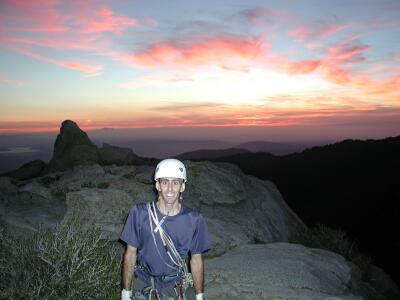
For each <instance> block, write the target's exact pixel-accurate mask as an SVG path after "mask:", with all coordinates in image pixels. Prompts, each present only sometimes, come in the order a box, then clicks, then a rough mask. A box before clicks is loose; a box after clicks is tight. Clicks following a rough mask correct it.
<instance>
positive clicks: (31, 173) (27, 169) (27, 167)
mask: <svg viewBox="0 0 400 300" xmlns="http://www.w3.org/2000/svg"><path fill="white" fill-rule="evenodd" d="M46 166H47V165H46V163H45V162H44V161H42V160H33V161H30V162H28V163H26V164H24V165H22V166H21V167H19V168H18V169H16V170H14V171H11V172H8V173H6V174H4V175H5V176H8V177H12V178H15V179H18V180H27V179H31V178H35V177H38V176H40V174H42V173H43V171H44V169H45V168H46Z"/></svg>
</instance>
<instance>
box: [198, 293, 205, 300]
mask: <svg viewBox="0 0 400 300" xmlns="http://www.w3.org/2000/svg"><path fill="white" fill-rule="evenodd" d="M203 295H204V294H203V293H200V294H196V300H203Z"/></svg>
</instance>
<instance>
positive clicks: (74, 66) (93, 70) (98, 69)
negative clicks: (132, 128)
mask: <svg viewBox="0 0 400 300" xmlns="http://www.w3.org/2000/svg"><path fill="white" fill-rule="evenodd" d="M14 50H15V51H18V52H20V53H22V54H24V55H26V56H29V57H32V58H34V59H36V60H40V61H45V62H48V63H51V64H54V65H57V66H60V67H64V68H67V69H71V70H75V71H79V72H83V73H86V74H92V75H94V74H96V75H99V74H101V73H102V71H103V67H102V66H99V65H97V66H93V65H88V64H82V63H79V62H74V61H65V60H57V59H54V58H51V57H47V56H43V55H41V54H37V53H34V52H32V51H31V50H29V49H26V48H22V47H14Z"/></svg>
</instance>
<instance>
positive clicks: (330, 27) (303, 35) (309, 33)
mask: <svg viewBox="0 0 400 300" xmlns="http://www.w3.org/2000/svg"><path fill="white" fill-rule="evenodd" d="M348 26H349V25H342V24H338V23H337V22H336V20H333V21H331V22H321V21H319V22H308V23H305V24H301V25H297V26H295V28H293V29H292V30H291V31H290V32H289V35H291V36H292V37H294V38H296V39H298V40H300V41H303V42H315V41H316V40H319V39H321V38H326V37H328V36H331V35H334V34H336V33H338V32H340V31H342V30H344V29H345V28H347V27H348Z"/></svg>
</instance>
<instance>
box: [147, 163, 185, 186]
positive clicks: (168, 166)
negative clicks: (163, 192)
mask: <svg viewBox="0 0 400 300" xmlns="http://www.w3.org/2000/svg"><path fill="white" fill-rule="evenodd" d="M168 177H170V178H180V179H183V181H184V182H186V181H187V178H186V168H185V165H184V164H183V163H182V162H181V161H179V160H177V159H173V158H167V159H164V160H162V161H160V162H159V163H158V165H157V167H156V171H155V173H154V180H156V181H157V180H158V179H159V178H168Z"/></svg>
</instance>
